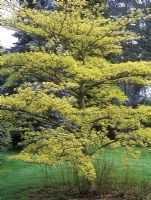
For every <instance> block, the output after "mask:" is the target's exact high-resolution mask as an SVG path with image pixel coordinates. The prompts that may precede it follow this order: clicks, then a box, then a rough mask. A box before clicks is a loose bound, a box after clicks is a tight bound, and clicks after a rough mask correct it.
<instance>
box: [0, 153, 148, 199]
mask: <svg viewBox="0 0 151 200" xmlns="http://www.w3.org/2000/svg"><path fill="white" fill-rule="evenodd" d="M141 151H142V155H141V157H140V158H138V159H136V160H134V161H133V162H132V164H131V165H130V166H129V168H128V172H127V174H128V176H129V177H132V176H133V177H134V176H135V177H137V181H138V180H139V181H140V182H143V181H144V180H148V181H150V183H151V152H150V151H149V149H141ZM14 154H15V152H3V153H1V154H0V155H1V157H2V164H1V165H0V197H1V200H17V199H18V200H21V199H23V200H27V199H28V198H26V197H25V196H24V192H23V191H24V190H25V189H28V191H29V192H30V188H35V190H36V188H42V187H43V186H44V184H45V185H46V184H47V185H50V186H57V185H65V184H66V185H70V184H72V182H73V183H74V181H75V180H74V179H75V178H76V177H74V176H71V175H69V174H72V173H70V170H72V169H71V168H69V167H68V166H67V165H66V164H64V165H63V166H62V167H56V168H51V169H48V180H46V177H44V176H43V175H45V174H46V169H45V168H44V167H40V166H39V165H35V164H27V163H25V162H22V161H15V160H10V159H9V157H10V156H11V155H14ZM121 155H122V151H121V150H110V149H106V150H105V152H104V153H103V156H102V157H100V160H99V162H102V158H103V159H105V160H107V162H110V166H111V168H112V169H110V170H111V171H112V173H114V175H115V176H117V177H118V176H120V175H121V174H124V173H125V168H124V166H123V165H122V164H121V163H122V162H121V159H122V156H121ZM105 178H107V177H105ZM32 190H33V189H32ZM20 191H22V194H23V196H22V198H21V197H18V195H19V194H20ZM25 193H27V190H25ZM36 200H37V199H36Z"/></svg>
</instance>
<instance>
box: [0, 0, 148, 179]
mask: <svg viewBox="0 0 151 200" xmlns="http://www.w3.org/2000/svg"><path fill="white" fill-rule="evenodd" d="M57 6H58V9H57V10H55V11H53V13H52V12H50V11H42V10H31V9H22V10H20V11H18V12H17V13H16V16H14V18H13V19H11V20H10V19H8V20H6V19H4V20H3V24H5V26H10V27H13V28H15V29H17V30H20V31H24V32H27V33H29V34H32V35H35V36H36V37H40V38H43V39H44V40H45V41H47V45H48V46H49V47H50V48H49V51H48V49H47V50H45V48H41V49H39V50H38V51H35V52H34V51H33V52H32V51H31V52H25V53H14V54H8V55H4V56H2V57H1V71H2V73H3V74H7V75H8V79H7V84H6V86H9V84H12V82H13V81H15V80H21V81H25V80H26V83H24V84H23V85H22V86H20V87H19V88H18V90H17V92H16V94H12V95H3V96H1V111H2V116H3V115H4V113H5V111H7V112H8V113H10V114H9V115H8V116H9V118H10V123H11V121H12V125H11V126H12V127H15V126H17V128H18V129H19V128H20V129H22V130H25V136H24V140H25V145H26V147H25V148H24V150H23V152H22V153H21V154H20V155H19V156H17V158H16V159H22V160H25V161H27V162H35V163H43V164H48V165H57V164H58V163H60V162H62V161H65V160H66V161H68V162H70V163H71V164H74V165H75V166H76V167H77V170H78V173H79V175H82V176H85V177H86V178H87V179H89V180H91V181H92V180H94V179H95V177H96V173H95V169H94V166H93V156H94V155H96V154H97V152H98V151H99V150H100V149H101V148H103V147H105V146H107V145H111V144H113V143H115V144H116V145H126V141H127V139H125V137H126V138H128V137H130V138H131V141H133V140H132V138H133V136H134V135H135V133H136V132H138V131H139V134H140V133H141V132H142V136H143V133H144V132H145V130H147V131H148V130H150V127H149V126H147V123H148V121H149V118H150V117H151V107H149V106H138V107H137V108H135V109H133V108H132V107H126V106H125V102H126V101H127V97H126V96H125V94H124V93H123V92H122V91H121V89H120V87H119V85H120V84H121V83H123V82H127V83H132V84H140V83H141V84H144V85H147V84H149V83H150V81H151V63H150V62H127V63H118V64H112V63H110V62H108V61H107V60H106V59H105V58H106V57H107V56H109V55H110V54H112V53H114V54H119V53H121V52H122V49H121V46H120V44H121V43H123V42H127V41H131V40H133V39H134V38H136V37H137V36H136V35H135V34H133V33H131V32H127V31H126V27H127V25H128V24H129V23H132V22H135V21H136V20H137V19H139V18H140V17H141V16H142V14H141V13H137V14H135V15H132V14H130V15H129V18H125V17H121V18H119V19H117V20H115V19H111V18H108V19H106V18H105V17H104V16H103V14H102V15H100V14H99V15H98V14H97V13H100V10H99V8H98V7H95V6H94V8H93V9H91V8H90V7H89V5H88V4H86V1H85V0H82V1H81V0H74V1H58V5H57ZM54 46H55V47H56V51H55V52H54V51H52V47H53V48H54ZM31 78H32V80H33V82H31V81H30V82H29V81H28V80H29V79H30V80H31ZM10 116H12V119H11V117H10ZM27 118H28V119H29V123H28V124H27V126H26V125H25V124H24V122H27V120H26V119H27ZM31 119H32V120H31ZM14 122H15V123H14ZM31 122H32V123H33V122H35V123H37V124H38V125H37V127H36V128H35V129H33V126H31ZM145 128H147V129H145ZM140 135H141V134H140ZM139 138H140V141H141V137H139ZM134 141H135V140H134ZM134 144H135V142H131V145H134ZM143 145H144V146H145V145H148V144H146V143H143ZM90 146H94V147H95V148H94V149H95V150H94V151H93V152H92V151H91V152H90V150H89V147H90Z"/></svg>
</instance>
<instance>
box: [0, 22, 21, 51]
mask: <svg viewBox="0 0 151 200" xmlns="http://www.w3.org/2000/svg"><path fill="white" fill-rule="evenodd" d="M13 34H14V31H12V30H8V29H6V28H4V27H2V26H0V44H1V45H2V46H3V47H4V48H10V47H12V46H13V43H15V42H17V38H15V37H14V36H13Z"/></svg>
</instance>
